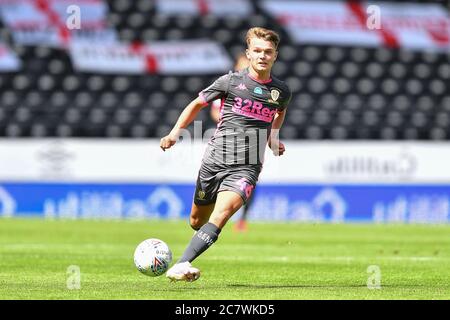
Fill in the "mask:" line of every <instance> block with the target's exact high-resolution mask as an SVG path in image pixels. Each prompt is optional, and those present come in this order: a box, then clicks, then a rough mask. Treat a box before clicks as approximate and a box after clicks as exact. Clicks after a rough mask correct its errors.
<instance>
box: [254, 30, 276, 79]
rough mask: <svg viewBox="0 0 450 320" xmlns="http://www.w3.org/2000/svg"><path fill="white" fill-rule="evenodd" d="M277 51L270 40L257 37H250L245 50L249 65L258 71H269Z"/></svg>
mask: <svg viewBox="0 0 450 320" xmlns="http://www.w3.org/2000/svg"><path fill="white" fill-rule="evenodd" d="M277 53H278V52H277V50H276V49H275V46H274V44H273V43H272V42H270V41H267V40H264V39H259V38H251V39H250V43H249V46H248V49H247V50H246V54H247V58H248V60H249V62H250V65H251V67H252V68H253V70H255V71H256V72H258V73H259V72H263V73H264V72H270V70H271V69H272V66H273V64H274V62H275V59H276V58H277Z"/></svg>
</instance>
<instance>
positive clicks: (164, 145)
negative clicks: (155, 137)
mask: <svg viewBox="0 0 450 320" xmlns="http://www.w3.org/2000/svg"><path fill="white" fill-rule="evenodd" d="M175 143H177V139H176V138H174V137H172V136H171V135H168V136H165V137H163V138H162V139H161V142H160V143H159V147H160V148H161V149H162V150H163V151H166V149H169V148H170V147H172V146H173V145H174V144H175Z"/></svg>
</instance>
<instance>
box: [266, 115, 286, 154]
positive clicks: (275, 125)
mask: <svg viewBox="0 0 450 320" xmlns="http://www.w3.org/2000/svg"><path fill="white" fill-rule="evenodd" d="M285 117H286V108H285V109H283V110H280V111H278V112H277V113H276V114H275V118H274V119H273V122H272V130H271V132H270V139H269V147H270V149H272V151H273V154H274V155H275V156H281V155H283V153H284V151H286V148H285V147H284V144H283V143H282V142H281V141H280V129H281V126H282V125H283V122H284V118H285Z"/></svg>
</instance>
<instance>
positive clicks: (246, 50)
mask: <svg viewBox="0 0 450 320" xmlns="http://www.w3.org/2000/svg"><path fill="white" fill-rule="evenodd" d="M245 55H246V56H247V59H248V60H250V50H249V49H248V48H247V49H245Z"/></svg>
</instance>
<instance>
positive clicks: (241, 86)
mask: <svg viewBox="0 0 450 320" xmlns="http://www.w3.org/2000/svg"><path fill="white" fill-rule="evenodd" d="M237 88H238V89H239V90H248V89H247V87H246V86H245V84H243V83H241V84H239V85H238V86H237Z"/></svg>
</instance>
